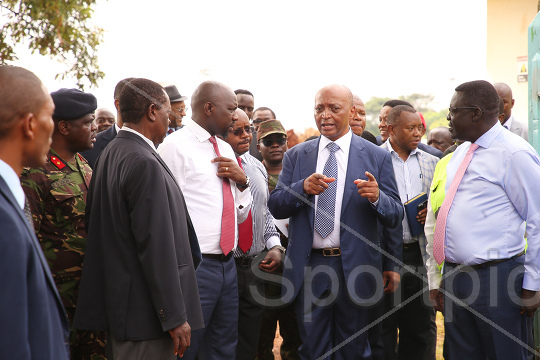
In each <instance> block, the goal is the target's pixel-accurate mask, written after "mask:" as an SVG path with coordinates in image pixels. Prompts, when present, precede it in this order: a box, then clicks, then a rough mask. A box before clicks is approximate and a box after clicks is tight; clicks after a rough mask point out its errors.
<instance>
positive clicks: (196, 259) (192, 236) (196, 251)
mask: <svg viewBox="0 0 540 360" xmlns="http://www.w3.org/2000/svg"><path fill="white" fill-rule="evenodd" d="M118 137H120V138H122V137H126V138H128V139H131V140H134V141H136V142H137V143H139V144H140V145H141V146H143V148H145V149H148V151H149V152H150V153H151V154H152V156H154V157H155V158H156V159H157V161H158V162H159V163H160V164H161V166H163V168H164V169H165V171H166V172H167V173H168V174H169V175H170V176H171V179H172V180H173V181H174V183H175V184H176V187H177V188H178V192H179V193H180V196H181V198H182V202H183V205H184V210H185V213H186V219H187V225H188V233H189V243H190V247H191V254H192V257H193V264H194V266H195V268H197V267H198V266H199V264H200V263H201V261H202V255H201V249H200V247H199V240H198V239H197V234H196V233H195V228H194V227H193V223H192V222H191V217H190V216H189V212H188V209H187V207H186V201H185V199H184V195H183V194H182V189H180V185H178V182H177V181H176V178H175V177H174V175H173V173H172V172H171V169H169V167H168V166H167V164H166V163H165V161H163V159H162V158H161V156H159V154H158V153H157V152H156V151H154V150H152V149H149V148H148V144H147V143H146V141H144V140H143V139H142V138H141V137H140V136H139V135H137V134H133V133H130V132H128V131H122V133H121V134H119V135H118Z"/></svg>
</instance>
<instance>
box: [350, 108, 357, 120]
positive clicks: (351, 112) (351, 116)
mask: <svg viewBox="0 0 540 360" xmlns="http://www.w3.org/2000/svg"><path fill="white" fill-rule="evenodd" d="M355 114H356V106H353V107H352V108H351V110H350V111H349V121H351V120H352V119H353V118H354V115H355Z"/></svg>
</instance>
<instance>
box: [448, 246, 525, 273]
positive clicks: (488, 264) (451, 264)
mask: <svg viewBox="0 0 540 360" xmlns="http://www.w3.org/2000/svg"><path fill="white" fill-rule="evenodd" d="M522 255H525V250H523V251H521V252H520V253H519V254H516V255H514V256H512V257H510V258H507V259H496V260H491V261H486V262H485V263H481V264H474V265H463V264H456V263H452V262H449V261H445V264H447V265H450V266H459V267H460V268H462V269H466V268H470V269H475V270H478V269H485V268H487V267H490V266H493V265H496V264H499V263H502V262H505V261H508V260H510V259H515V258H517V257H520V256H522Z"/></svg>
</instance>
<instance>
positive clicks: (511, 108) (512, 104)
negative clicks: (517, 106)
mask: <svg viewBox="0 0 540 360" xmlns="http://www.w3.org/2000/svg"><path fill="white" fill-rule="evenodd" d="M514 102H515V100H514V99H512V106H511V107H510V109H512V108H513V107H514Z"/></svg>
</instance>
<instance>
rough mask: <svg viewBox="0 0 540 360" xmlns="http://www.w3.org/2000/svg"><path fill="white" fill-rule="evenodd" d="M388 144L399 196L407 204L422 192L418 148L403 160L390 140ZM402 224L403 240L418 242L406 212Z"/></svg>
mask: <svg viewBox="0 0 540 360" xmlns="http://www.w3.org/2000/svg"><path fill="white" fill-rule="evenodd" d="M386 144H387V146H388V150H389V151H390V154H391V155H392V165H393V167H394V174H395V176H396V182H397V186H398V190H399V197H400V198H401V203H402V204H405V203H406V202H407V201H409V200H411V199H412V198H414V197H416V196H417V195H419V194H420V193H421V192H422V172H421V171H420V164H419V163H418V158H417V156H418V148H415V149H414V150H412V151H411V153H410V154H409V157H408V158H407V160H406V161H403V159H402V158H400V157H399V154H398V153H397V152H396V151H395V150H394V149H393V148H392V144H391V143H390V141H387V142H386ZM402 225H403V242H404V243H405V244H408V243H413V242H417V241H418V237H412V236H411V230H410V227H409V220H407V214H406V213H405V214H404V216H403V222H402Z"/></svg>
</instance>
